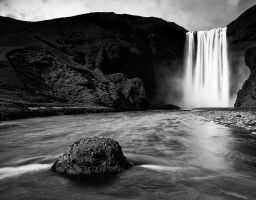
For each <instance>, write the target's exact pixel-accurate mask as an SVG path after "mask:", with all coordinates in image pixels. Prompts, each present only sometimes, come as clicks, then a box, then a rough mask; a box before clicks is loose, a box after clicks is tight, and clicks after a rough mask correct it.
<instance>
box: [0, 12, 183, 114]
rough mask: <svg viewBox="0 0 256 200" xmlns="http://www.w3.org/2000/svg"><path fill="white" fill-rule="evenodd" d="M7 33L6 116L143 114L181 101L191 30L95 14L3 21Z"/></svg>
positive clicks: (0, 81)
mask: <svg viewBox="0 0 256 200" xmlns="http://www.w3.org/2000/svg"><path fill="white" fill-rule="evenodd" d="M0 27H1V31H0V91H1V92H0V103H1V104H0V105H1V106H0V110H1V111H3V110H4V111H6V112H8V111H9V110H12V109H20V106H23V107H22V108H23V109H25V108H26V107H28V105H29V106H31V105H32V106H33V105H36V104H38V105H39V104H40V105H41V106H45V105H46V104H47V105H55V106H56V105H68V106H70V105H72V106H74V105H75V106H90V105H93V106H106V107H111V108H114V109H116V110H140V109H145V108H147V107H148V106H150V105H160V104H166V103H176V102H177V101H179V98H180V95H181V93H180V89H179V88H178V87H179V83H178V82H177V81H176V80H177V77H181V75H182V70H183V68H182V61H183V50H184V42H185V34H186V32H187V31H186V30H185V29H184V28H182V27H180V26H178V25H176V24H175V23H172V22H167V21H164V20H162V19H158V18H153V17H150V18H145V17H138V16H131V15H117V14H114V13H90V14H85V15H79V16H74V17H68V18H60V19H54V20H48V21H41V22H23V21H18V20H14V19H11V18H7V17H0ZM170 97H172V98H170ZM31 103H32V104H31ZM4 111H3V112H4Z"/></svg>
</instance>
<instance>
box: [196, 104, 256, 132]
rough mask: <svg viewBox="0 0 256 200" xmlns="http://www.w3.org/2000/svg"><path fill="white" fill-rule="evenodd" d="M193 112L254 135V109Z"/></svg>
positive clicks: (255, 118) (255, 122)
mask: <svg viewBox="0 0 256 200" xmlns="http://www.w3.org/2000/svg"><path fill="white" fill-rule="evenodd" d="M194 112H196V113H198V114H199V115H201V116H203V117H205V118H206V120H208V121H214V122H215V123H217V124H221V125H224V126H228V127H234V128H243V129H245V130H249V131H252V133H253V134H254V133H255V134H256V109H234V108H228V109H215V110H212V109H195V110H194Z"/></svg>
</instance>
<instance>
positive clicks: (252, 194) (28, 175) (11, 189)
mask: <svg viewBox="0 0 256 200" xmlns="http://www.w3.org/2000/svg"><path fill="white" fill-rule="evenodd" d="M88 136H105V137H111V138H114V139H115V140H117V141H118V142H119V143H120V144H121V146H122V148H123V152H124V154H125V155H126V156H127V158H128V159H129V160H131V161H133V162H135V163H136V164H137V165H136V166H134V167H133V168H131V169H129V170H127V171H124V172H122V173H120V174H118V175H111V176H106V177H101V178H97V179H96V178H95V179H88V180H83V181H77V180H72V179H68V178H66V177H63V176H59V175H56V174H54V173H53V172H51V171H50V166H51V165H52V163H53V162H54V160H55V159H56V158H57V156H58V155H59V154H61V153H63V152H65V151H66V150H67V149H68V147H69V145H71V144H72V143H73V142H74V141H76V140H77V139H79V138H81V137H88ZM255 144H256V136H253V135H251V134H249V133H248V132H246V131H242V130H237V129H231V128H227V127H223V126H220V125H217V124H215V123H213V122H208V121H206V120H205V119H204V118H202V117H200V116H198V115H197V114H196V111H193V112H192V111H179V112H170V111H152V112H127V113H107V114H106V113H104V114H100V113H99V114H87V115H75V116H56V117H46V118H31V119H23V120H15V121H7V122H2V123H0V199H1V200H5V199H10V200H11V199H54V200H58V199H61V200H63V199H111V200H113V199H145V200H148V199H175V200H177V199H182V200H183V199H202V200H206V199H210V200H211V199H256V145H255Z"/></svg>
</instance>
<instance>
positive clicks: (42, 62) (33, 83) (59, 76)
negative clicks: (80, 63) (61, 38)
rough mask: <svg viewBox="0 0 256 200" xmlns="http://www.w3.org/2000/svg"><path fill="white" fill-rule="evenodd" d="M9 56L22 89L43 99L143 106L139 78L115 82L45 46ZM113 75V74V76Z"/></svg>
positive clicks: (130, 106) (134, 108)
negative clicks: (73, 63) (79, 65)
mask: <svg viewBox="0 0 256 200" xmlns="http://www.w3.org/2000/svg"><path fill="white" fill-rule="evenodd" d="M7 58H8V60H9V62H10V63H11V65H12V66H13V67H14V69H15V71H16V72H17V74H18V77H20V81H21V83H22V88H21V89H23V90H25V91H26V92H27V93H28V94H31V95H32V96H35V97H37V98H41V99H40V100H41V101H43V102H50V101H51V100H52V101H59V102H65V103H67V102H68V103H71V104H75V105H95V104H98V105H101V106H106V107H113V108H116V109H118V110H129V109H133V110H136V109H141V108H143V106H144V103H145V90H144V87H143V83H142V81H141V80H140V79H138V78H137V79H136V78H134V79H127V78H125V77H124V76H123V78H122V79H120V80H119V81H118V82H115V81H112V80H111V79H110V78H108V77H106V76H104V75H103V74H102V73H101V72H100V71H98V72H91V71H90V70H87V69H80V68H77V67H75V66H72V64H70V63H68V62H66V61H65V60H63V59H61V58H59V57H57V56H56V55H54V54H52V53H50V52H49V51H47V50H45V49H38V48H33V49H16V50H14V51H11V52H9V53H8V54H7ZM113 76H114V75H113Z"/></svg>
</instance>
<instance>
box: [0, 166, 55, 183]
mask: <svg viewBox="0 0 256 200" xmlns="http://www.w3.org/2000/svg"><path fill="white" fill-rule="evenodd" d="M50 167H51V164H29V165H23V166H17V167H3V168H0V180H1V179H5V178H9V177H13V176H19V175H21V174H25V173H31V172H35V171H40V170H45V169H49V168H50Z"/></svg>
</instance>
